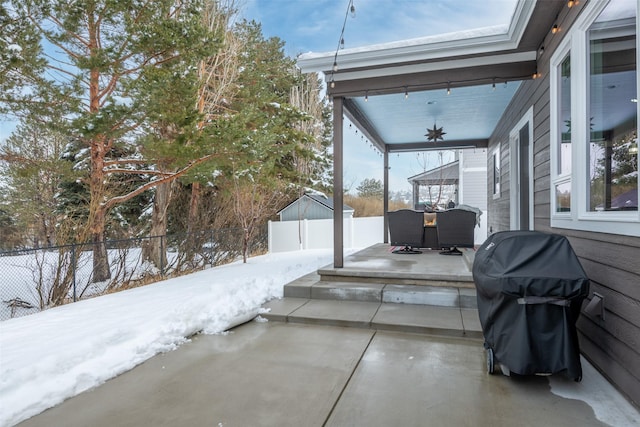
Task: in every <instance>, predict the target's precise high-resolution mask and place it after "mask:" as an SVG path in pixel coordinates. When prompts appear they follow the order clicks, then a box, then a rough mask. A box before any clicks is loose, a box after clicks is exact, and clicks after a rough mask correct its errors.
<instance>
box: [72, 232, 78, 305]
mask: <svg viewBox="0 0 640 427" xmlns="http://www.w3.org/2000/svg"><path fill="white" fill-rule="evenodd" d="M71 269H72V270H71V271H72V272H73V302H76V301H77V300H78V299H77V296H76V244H75V243H74V244H72V245H71Z"/></svg>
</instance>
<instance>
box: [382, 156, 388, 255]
mask: <svg viewBox="0 0 640 427" xmlns="http://www.w3.org/2000/svg"><path fill="white" fill-rule="evenodd" d="M383 179H384V201H383V204H382V210H383V212H382V216H383V225H382V228H383V229H384V230H383V232H384V235H383V236H382V242H383V243H389V217H388V216H387V212H389V150H388V148H387V146H386V145H385V148H384V178H383Z"/></svg>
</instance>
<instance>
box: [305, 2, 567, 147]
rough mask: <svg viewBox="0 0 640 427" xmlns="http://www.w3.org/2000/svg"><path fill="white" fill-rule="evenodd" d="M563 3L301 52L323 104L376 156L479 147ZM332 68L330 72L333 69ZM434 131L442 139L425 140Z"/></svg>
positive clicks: (533, 66) (528, 72)
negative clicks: (499, 19)
mask: <svg viewBox="0 0 640 427" xmlns="http://www.w3.org/2000/svg"><path fill="white" fill-rule="evenodd" d="M564 5H565V2H564V1H556V0H537V1H536V0H524V1H521V2H518V4H517V6H516V10H515V12H514V15H513V18H512V21H511V24H510V25H509V26H508V28H502V27H490V28H483V29H479V30H473V31H466V32H461V33H451V34H445V35H442V36H431V37H425V38H421V39H412V40H406V41H403V42H394V43H387V44H381V45H374V46H369V47H365V48H356V49H350V50H349V49H345V50H341V51H339V52H338V53H337V54H336V52H326V53H308V54H303V55H301V56H300V57H299V58H298V65H299V67H300V68H301V70H302V71H303V72H322V73H323V74H324V75H325V80H326V81H327V93H328V95H329V97H331V98H337V97H340V98H342V99H343V108H344V110H343V111H344V115H345V116H346V117H347V118H348V119H349V120H350V121H351V122H352V123H354V124H355V125H356V126H357V127H358V129H360V131H361V132H362V133H363V134H364V135H365V136H366V137H367V138H368V139H369V141H370V142H371V143H372V144H374V145H375V146H376V147H377V148H378V149H379V150H380V151H381V152H388V153H389V152H400V151H423V150H441V149H447V148H466V147H486V146H487V145H488V139H489V137H490V136H491V134H492V133H493V130H494V129H495V126H496V124H497V123H498V121H499V119H500V117H501V116H502V114H503V113H504V111H505V109H506V108H507V107H508V105H509V103H510V102H511V99H512V98H513V95H514V94H515V92H516V91H517V89H518V87H519V82H521V81H522V80H526V79H531V78H533V76H534V74H536V73H537V72H538V70H537V59H538V55H539V48H540V46H541V44H542V43H543V41H544V38H545V36H546V34H547V33H548V32H549V30H550V28H551V27H552V26H553V24H554V20H555V19H556V17H557V15H558V12H559V10H560V9H561V8H562V7H563V6H564ZM336 68H337V70H336ZM434 126H436V129H439V128H442V131H443V132H445V133H444V134H443V139H442V140H438V141H436V142H434V141H428V140H427V136H426V134H427V130H428V129H434Z"/></svg>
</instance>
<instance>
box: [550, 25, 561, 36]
mask: <svg viewBox="0 0 640 427" xmlns="http://www.w3.org/2000/svg"><path fill="white" fill-rule="evenodd" d="M558 31H560V27H558V24H553V27H551V34H555V33H557V32H558Z"/></svg>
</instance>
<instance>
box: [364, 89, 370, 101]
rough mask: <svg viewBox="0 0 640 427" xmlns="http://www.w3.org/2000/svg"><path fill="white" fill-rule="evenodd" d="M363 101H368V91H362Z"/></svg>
mask: <svg viewBox="0 0 640 427" xmlns="http://www.w3.org/2000/svg"><path fill="white" fill-rule="evenodd" d="M364 102H369V91H366V92H365V93H364Z"/></svg>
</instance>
